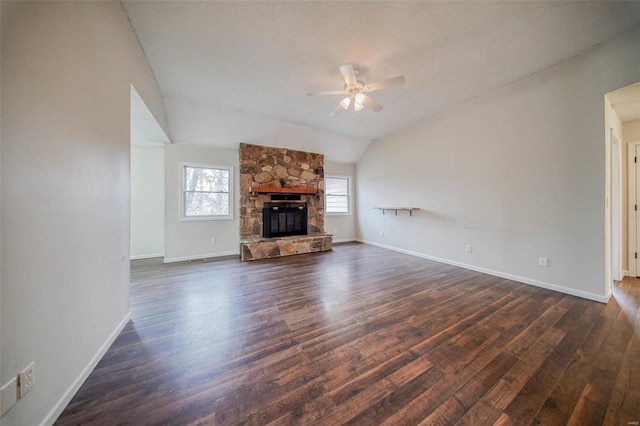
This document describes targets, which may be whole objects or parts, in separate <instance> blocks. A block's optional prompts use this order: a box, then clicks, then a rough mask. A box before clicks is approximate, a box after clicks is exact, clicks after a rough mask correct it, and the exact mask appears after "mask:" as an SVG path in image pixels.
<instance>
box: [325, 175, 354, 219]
mask: <svg viewBox="0 0 640 426" xmlns="http://www.w3.org/2000/svg"><path fill="white" fill-rule="evenodd" d="M331 178H334V179H347V181H348V188H349V193H348V194H347V200H348V202H347V205H348V208H349V211H348V212H330V211H329V210H328V208H327V196H328V195H331V194H329V192H328V191H327V190H326V188H327V185H326V183H327V182H326V180H327V179H331ZM324 179H325V192H324V211H325V215H327V216H351V215H352V214H353V213H352V212H353V177H352V176H340V175H326V176H325V177H324Z"/></svg>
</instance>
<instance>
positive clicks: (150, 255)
mask: <svg viewBox="0 0 640 426" xmlns="http://www.w3.org/2000/svg"><path fill="white" fill-rule="evenodd" d="M156 257H164V253H155V254H138V255H135V256H131V257H130V258H129V260H140V259H154V258H156Z"/></svg>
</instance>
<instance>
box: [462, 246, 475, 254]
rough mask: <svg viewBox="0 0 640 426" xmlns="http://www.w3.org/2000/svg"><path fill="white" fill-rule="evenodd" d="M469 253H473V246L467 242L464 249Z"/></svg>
mask: <svg viewBox="0 0 640 426" xmlns="http://www.w3.org/2000/svg"><path fill="white" fill-rule="evenodd" d="M464 250H465V251H466V252H467V253H473V246H472V245H471V244H467V246H466V247H465V249H464Z"/></svg>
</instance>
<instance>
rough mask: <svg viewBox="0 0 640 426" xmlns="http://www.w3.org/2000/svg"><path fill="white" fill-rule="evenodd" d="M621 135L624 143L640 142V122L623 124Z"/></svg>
mask: <svg viewBox="0 0 640 426" xmlns="http://www.w3.org/2000/svg"><path fill="white" fill-rule="evenodd" d="M622 133H623V137H624V142H625V143H631V142H638V141H640V120H635V121H628V122H626V123H623V125H622Z"/></svg>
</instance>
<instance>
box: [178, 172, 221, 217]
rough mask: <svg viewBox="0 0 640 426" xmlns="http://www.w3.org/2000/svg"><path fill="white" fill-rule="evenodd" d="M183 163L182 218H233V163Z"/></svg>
mask: <svg viewBox="0 0 640 426" xmlns="http://www.w3.org/2000/svg"><path fill="white" fill-rule="evenodd" d="M181 166H182V197H181V198H182V203H181V204H182V208H181V210H182V211H181V213H182V220H211V219H233V210H232V205H233V193H232V188H233V167H230V166H212V165H204V164H188V163H182V165H181Z"/></svg>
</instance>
